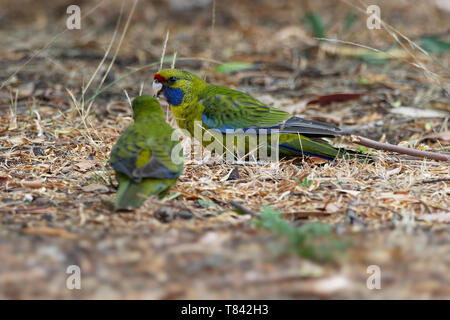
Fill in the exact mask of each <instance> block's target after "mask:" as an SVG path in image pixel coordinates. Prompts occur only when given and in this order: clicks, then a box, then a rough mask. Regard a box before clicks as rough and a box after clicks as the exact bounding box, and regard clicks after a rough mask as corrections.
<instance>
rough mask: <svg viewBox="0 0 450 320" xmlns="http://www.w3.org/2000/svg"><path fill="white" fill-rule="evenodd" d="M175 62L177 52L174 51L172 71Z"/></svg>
mask: <svg viewBox="0 0 450 320" xmlns="http://www.w3.org/2000/svg"><path fill="white" fill-rule="evenodd" d="M176 61H177V52H176V51H175V53H174V55H173V60H172V66H171V68H172V69H175V62H176Z"/></svg>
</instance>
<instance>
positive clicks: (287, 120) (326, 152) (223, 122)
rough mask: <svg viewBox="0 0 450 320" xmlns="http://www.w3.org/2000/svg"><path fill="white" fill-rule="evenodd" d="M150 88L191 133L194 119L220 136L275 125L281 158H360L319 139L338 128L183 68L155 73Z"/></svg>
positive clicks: (338, 131) (332, 134)
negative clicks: (203, 77) (218, 84)
mask: <svg viewBox="0 0 450 320" xmlns="http://www.w3.org/2000/svg"><path fill="white" fill-rule="evenodd" d="M153 91H154V94H159V93H161V92H162V93H163V94H164V95H165V97H166V98H167V101H168V103H169V105H170V108H171V110H172V112H173V114H174V116H175V118H176V121H177V124H178V126H179V127H180V128H181V129H187V131H189V133H190V134H191V135H194V123H195V122H197V121H201V125H202V127H203V128H205V129H214V130H216V131H219V132H221V134H223V135H225V134H226V133H229V132H230V129H232V130H236V131H240V132H245V130H248V129H256V130H258V129H267V130H273V129H278V133H279V142H278V143H279V156H280V157H283V156H302V155H309V156H315V157H320V158H324V159H327V160H332V159H335V158H338V157H341V158H352V157H355V155H358V157H359V156H363V155H359V154H357V153H355V152H353V151H349V150H344V149H337V148H334V147H333V146H331V145H330V144H329V143H328V142H326V141H325V140H323V139H321V138H325V137H337V136H341V135H343V134H344V131H343V130H342V129H340V128H338V127H335V126H333V125H330V124H327V123H322V122H318V121H313V120H306V119H302V118H300V117H297V116H292V115H291V114H289V113H288V112H285V111H282V110H280V109H277V108H274V107H270V106H267V105H265V104H264V103H262V102H260V101H258V100H257V99H255V98H253V97H251V96H249V95H247V94H245V93H242V92H240V91H236V90H233V89H230V88H226V87H222V86H215V85H211V84H208V83H206V82H205V81H203V80H202V79H200V78H199V77H197V76H196V75H194V74H192V73H190V72H188V71H184V70H178V69H164V70H161V71H159V72H158V73H156V74H155V76H154V81H153ZM197 123H198V122H197ZM241 129H242V130H241ZM202 142H203V141H202ZM203 144H204V145H207V143H206V144H205V143H204V142H203ZM269 145H270V143H269Z"/></svg>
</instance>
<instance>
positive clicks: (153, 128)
mask: <svg viewBox="0 0 450 320" xmlns="http://www.w3.org/2000/svg"><path fill="white" fill-rule="evenodd" d="M132 107H133V119H134V123H133V124H132V125H131V126H130V127H128V128H127V129H126V130H125V131H124V132H123V134H122V135H121V136H120V138H119V140H117V142H116V144H115V145H114V147H113V149H112V151H111V155H110V161H109V163H110V165H111V167H112V168H113V169H114V170H115V171H116V178H117V181H118V182H119V189H118V191H117V195H116V202H115V206H116V209H133V208H138V207H139V206H140V205H141V204H142V203H143V202H144V200H145V197H146V196H150V195H158V196H159V197H160V198H161V197H163V196H164V195H166V194H167V192H168V191H169V190H170V188H171V187H172V186H173V185H174V184H175V183H176V181H177V178H178V177H179V176H180V174H181V172H182V171H183V162H182V157H178V158H177V159H174V160H176V161H175V162H177V163H179V164H176V163H174V162H173V161H172V158H171V156H172V149H173V148H174V146H175V145H176V143H177V142H176V141H171V135H172V132H173V130H174V129H173V128H172V127H170V126H169V125H168V124H167V123H166V120H165V117H164V113H163V111H162V110H161V106H160V105H159V103H158V100H156V99H155V98H152V97H148V96H140V97H137V98H135V99H134V100H133V103H132Z"/></svg>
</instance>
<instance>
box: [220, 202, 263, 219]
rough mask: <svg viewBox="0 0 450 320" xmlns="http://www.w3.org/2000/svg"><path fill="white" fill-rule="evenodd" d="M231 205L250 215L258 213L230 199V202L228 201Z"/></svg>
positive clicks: (253, 215) (255, 215) (254, 215)
mask: <svg viewBox="0 0 450 320" xmlns="http://www.w3.org/2000/svg"><path fill="white" fill-rule="evenodd" d="M228 203H229V204H230V205H231V206H233V207H234V208H235V209H237V210H239V211H242V213H244V214H249V215H251V216H252V217H259V214H257V213H256V212H255V211H252V210H250V209H248V208H246V207H244V206H243V205H242V204H240V203H239V202H237V201H234V200H231V201H230V202H228Z"/></svg>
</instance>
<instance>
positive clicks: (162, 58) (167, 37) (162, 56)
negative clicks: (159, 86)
mask: <svg viewBox="0 0 450 320" xmlns="http://www.w3.org/2000/svg"><path fill="white" fill-rule="evenodd" d="M169 34H170V30H167V33H166V39H165V40H164V46H163V51H162V54H161V62H160V64H159V70H158V71H161V69H162V67H163V63H164V56H165V55H166V47H167V41H169Z"/></svg>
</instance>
